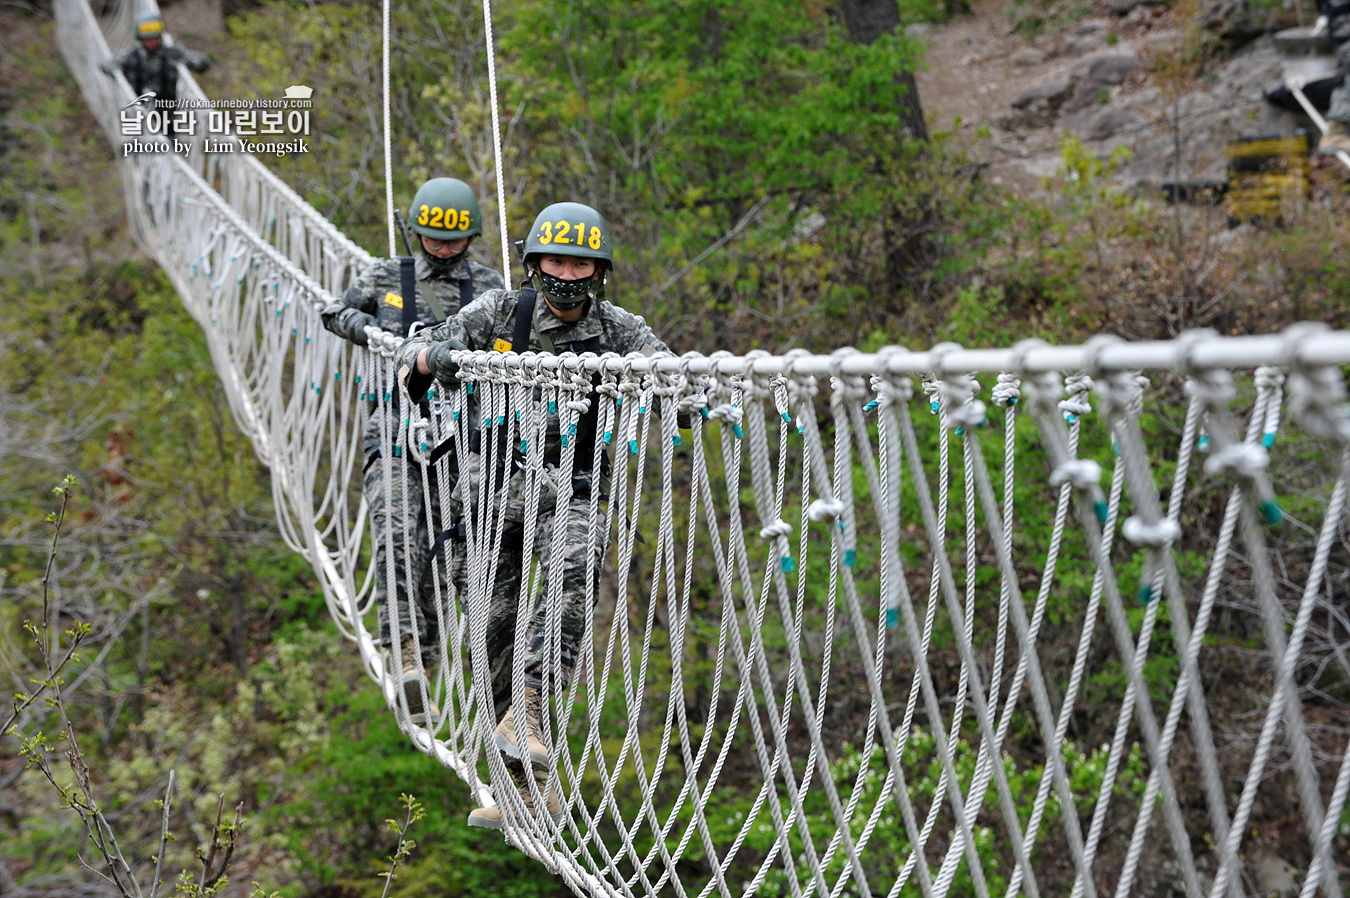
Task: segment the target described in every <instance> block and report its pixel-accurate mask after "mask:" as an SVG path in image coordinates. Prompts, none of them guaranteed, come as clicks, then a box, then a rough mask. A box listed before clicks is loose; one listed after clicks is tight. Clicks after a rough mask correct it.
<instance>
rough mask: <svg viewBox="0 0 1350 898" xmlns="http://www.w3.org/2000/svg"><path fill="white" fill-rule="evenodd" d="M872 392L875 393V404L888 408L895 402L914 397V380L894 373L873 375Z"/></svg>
mask: <svg viewBox="0 0 1350 898" xmlns="http://www.w3.org/2000/svg"><path fill="white" fill-rule="evenodd" d="M871 383H872V392H873V393H875V394H876V397H877V400H876V401H877V405H879V406H881V407H882V408H883V409H887V408H890V407H891V406H893V405H895V404H896V403H897V402H909V401H910V400H911V399H913V398H914V381H912V380H910V379H909V378H908V377H903V376H895V375H873V377H872V381H871Z"/></svg>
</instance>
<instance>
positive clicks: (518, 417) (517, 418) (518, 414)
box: [516, 409, 520, 421]
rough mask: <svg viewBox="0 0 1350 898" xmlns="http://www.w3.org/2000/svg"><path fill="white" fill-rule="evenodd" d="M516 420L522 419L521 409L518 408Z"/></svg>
mask: <svg viewBox="0 0 1350 898" xmlns="http://www.w3.org/2000/svg"><path fill="white" fill-rule="evenodd" d="M516 420H517V421H519V420H520V409H516Z"/></svg>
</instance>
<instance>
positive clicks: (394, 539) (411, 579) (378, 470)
mask: <svg viewBox="0 0 1350 898" xmlns="http://www.w3.org/2000/svg"><path fill="white" fill-rule="evenodd" d="M389 462H390V464H389V465H388V466H387V467H388V468H389V473H388V480H387V481H386V473H385V468H386V465H385V463H384V459H383V458H381V457H380V456H378V455H375V456H374V457H373V458H372V457H371V456H367V458H366V470H365V496H366V506H367V507H368V508H369V510H370V535H371V541H372V546H373V547H374V551H375V553H376V562H377V563H376V565H375V603H376V607H377V608H378V612H379V618H380V641H381V642H382V643H383V644H385V645H390V646H392V645H393V629H394V628H393V627H392V626H391V622H390V615H389V608H388V602H389V580H390V576H391V574H392V577H393V581H394V590H393V591H394V597H395V598H394V608H395V613H394V617H395V618H396V620H397V622H398V635H399V639H400V641H405V642H406V641H407V640H408V639H409V638H411V636H412V634H413V633H416V634H417V639H418V645H419V646H420V647H421V649H422V666H423V667H424V668H426V669H427V670H430V669H431V668H433V667H435V666H436V665H437V664H438V663H439V662H440V658H441V645H442V643H443V642H444V639H443V636H444V634H443V633H442V631H441V624H440V622H441V621H442V620H444V621H445V623H446V626H447V628H448V629H449V630H450V631H452V632H453V630H454V627H455V624H454V604H453V602H452V599H451V596H452V594H451V591H450V581H449V579H448V577H447V574H448V571H447V569H446V565H445V557H446V552H444V551H435V552H433V551H432V546H433V544H436V543H444V542H445V540H444V538H442V535H443V534H444V533H445V527H444V526H443V522H442V520H441V518H442V515H441V502H440V489H439V487H438V484H437V482H436V478H435V475H434V473H432V472H428V474H429V477H428V485H429V486H430V496H427V494H426V488H425V487H424V486H423V484H422V466H421V465H419V464H417V463H416V462H414V461H411V460H409V459H408V458H407V457H406V456H404V457H400V458H393V459H390V460H389ZM405 475H406V476H405ZM428 498H429V499H430V505H431V519H430V520H429V521H428V519H427V511H426V508H427V502H426V500H427V499H428ZM454 523H455V522H454V521H451V522H450V526H454ZM438 548H439V546H438ZM433 565H434V566H435V571H434V573H433V570H432V568H433ZM438 581H439V584H438ZM438 585H439V589H440V601H439V602H438V601H437V599H436V592H437V586H438Z"/></svg>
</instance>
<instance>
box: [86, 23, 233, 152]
mask: <svg viewBox="0 0 1350 898" xmlns="http://www.w3.org/2000/svg"><path fill="white" fill-rule="evenodd" d="M180 63H181V64H183V65H185V66H187V67H188V68H189V69H191V70H192V71H194V72H204V71H206V70H207V69H209V68H210V67H211V60H210V59H208V58H207V56H206V55H205V54H204V53H197V52H195V51H193V50H189V49H187V48H185V47H182V46H179V45H177V44H174V45H173V46H168V45H166V44H165V43H164V20H163V19H162V18H160V17H159V15H158V14H157V13H146V14H145V15H142V16H139V17H138V18H137V19H136V44H135V45H133V46H131V47H128V48H127V49H125V50H123V51H122V52H121V53H119V54H118V55H117V56H115V57H113V58H112V59H109V60H106V61H105V62H104V63H103V66H102V68H103V71H104V72H105V73H107V74H109V75H116V74H117V73H118V72H119V71H120V72H121V73H122V75H123V76H124V77H125V78H126V79H127V83H128V84H130V85H131V89H132V91H133V92H134V93H135V94H136V96H138V97H139V96H141V95H142V94H144V93H146V92H153V93H154V95H155V97H154V103H155V106H156V107H158V108H160V109H165V110H167V109H170V108H172V107H173V106H174V103H175V102H176V101H177V99H178V65H179V64H180ZM168 133H170V134H171V133H172V130H169V131H168Z"/></svg>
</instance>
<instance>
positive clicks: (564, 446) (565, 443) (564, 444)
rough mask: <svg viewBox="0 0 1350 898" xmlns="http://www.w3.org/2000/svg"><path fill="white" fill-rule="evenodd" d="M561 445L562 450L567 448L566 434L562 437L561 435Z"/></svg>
mask: <svg viewBox="0 0 1350 898" xmlns="http://www.w3.org/2000/svg"><path fill="white" fill-rule="evenodd" d="M562 444H563V448H564V449H566V448H567V434H563V435H562Z"/></svg>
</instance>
